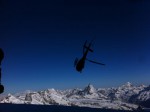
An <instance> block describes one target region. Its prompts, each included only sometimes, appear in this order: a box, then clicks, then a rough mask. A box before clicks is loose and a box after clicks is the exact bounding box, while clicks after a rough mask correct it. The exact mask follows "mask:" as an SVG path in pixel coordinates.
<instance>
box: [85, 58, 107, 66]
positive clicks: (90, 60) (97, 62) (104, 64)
mask: <svg viewBox="0 0 150 112" xmlns="http://www.w3.org/2000/svg"><path fill="white" fill-rule="evenodd" d="M86 60H88V61H89V62H92V63H95V64H99V65H105V64H103V63H99V62H96V61H92V60H89V59H86Z"/></svg>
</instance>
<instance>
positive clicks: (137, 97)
mask: <svg viewBox="0 0 150 112" xmlns="http://www.w3.org/2000/svg"><path fill="white" fill-rule="evenodd" d="M149 102H150V86H144V85H140V86H134V85H132V84H131V83H129V82H128V83H126V84H124V85H122V86H120V87H117V88H98V89H95V88H94V87H93V85H91V84H89V85H88V86H87V87H85V88H84V89H70V90H64V91H61V90H55V89H47V90H43V91H38V92H33V91H26V92H24V93H20V94H15V95H12V94H8V95H7V96H6V97H4V98H2V99H1V101H0V103H15V104H41V105H67V106H83V107H92V108H111V109H119V110H132V109H136V108H137V107H138V105H139V104H140V105H143V106H147V107H150V105H148V104H147V103H149ZM149 104H150V103H149Z"/></svg>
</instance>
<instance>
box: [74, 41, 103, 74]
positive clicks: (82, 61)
mask: <svg viewBox="0 0 150 112" xmlns="http://www.w3.org/2000/svg"><path fill="white" fill-rule="evenodd" d="M92 43H93V40H92V41H91V42H90V43H89V44H88V45H87V40H86V41H85V43H84V45H83V56H82V58H81V59H80V60H78V58H76V59H75V61H74V67H76V70H77V71H78V72H80V73H81V72H82V69H83V68H84V65H85V61H86V60H87V61H89V62H92V63H95V64H99V65H105V64H103V63H99V62H96V61H92V60H89V59H87V58H86V57H87V54H88V52H89V51H90V52H93V50H92V49H91V48H90V47H91V46H92Z"/></svg>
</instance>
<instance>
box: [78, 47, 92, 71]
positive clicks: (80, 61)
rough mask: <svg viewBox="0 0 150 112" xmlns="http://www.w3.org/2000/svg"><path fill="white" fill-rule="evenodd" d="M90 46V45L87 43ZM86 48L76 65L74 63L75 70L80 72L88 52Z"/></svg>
mask: <svg viewBox="0 0 150 112" xmlns="http://www.w3.org/2000/svg"><path fill="white" fill-rule="evenodd" d="M89 47H90V45H89ZM88 51H89V50H88V49H86V51H85V53H84V54H83V56H82V58H81V59H80V60H79V61H78V63H77V65H76V70H77V71H79V72H82V69H83V68H84V64H85V60H86V56H87V54H88Z"/></svg>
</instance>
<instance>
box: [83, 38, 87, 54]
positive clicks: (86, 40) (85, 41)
mask: <svg viewBox="0 0 150 112" xmlns="http://www.w3.org/2000/svg"><path fill="white" fill-rule="evenodd" d="M86 43H87V40H86V41H85V43H84V45H83V54H84V52H85V46H86Z"/></svg>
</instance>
